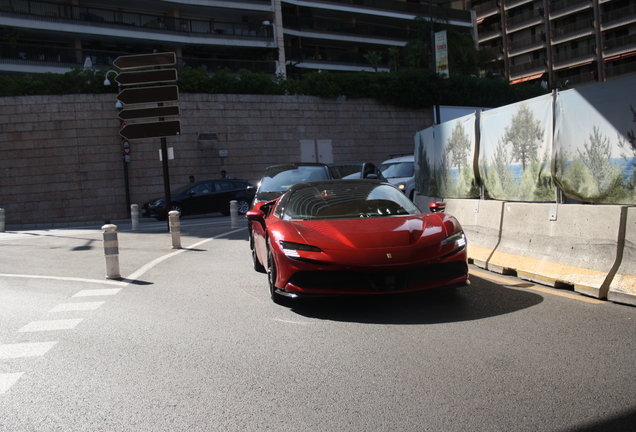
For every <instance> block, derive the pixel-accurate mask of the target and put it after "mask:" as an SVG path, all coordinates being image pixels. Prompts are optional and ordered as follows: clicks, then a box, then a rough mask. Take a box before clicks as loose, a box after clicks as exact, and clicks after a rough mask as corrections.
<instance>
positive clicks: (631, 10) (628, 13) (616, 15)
mask: <svg viewBox="0 0 636 432" xmlns="http://www.w3.org/2000/svg"><path fill="white" fill-rule="evenodd" d="M635 22H636V4H631V5H629V6H627V7H624V8H621V9H617V10H613V11H611V12H607V13H604V14H601V29H602V30H609V29H612V28H616V27H620V26H624V25H627V24H632V23H635Z"/></svg>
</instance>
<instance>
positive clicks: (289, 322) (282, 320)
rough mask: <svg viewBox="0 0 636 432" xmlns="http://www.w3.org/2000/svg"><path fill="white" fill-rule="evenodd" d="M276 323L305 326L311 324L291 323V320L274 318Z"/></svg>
mask: <svg viewBox="0 0 636 432" xmlns="http://www.w3.org/2000/svg"><path fill="white" fill-rule="evenodd" d="M274 321H278V322H281V323H285V324H298V325H304V326H306V325H309V324H310V323H308V322H302V321H290V320H284V319H280V318H274Z"/></svg>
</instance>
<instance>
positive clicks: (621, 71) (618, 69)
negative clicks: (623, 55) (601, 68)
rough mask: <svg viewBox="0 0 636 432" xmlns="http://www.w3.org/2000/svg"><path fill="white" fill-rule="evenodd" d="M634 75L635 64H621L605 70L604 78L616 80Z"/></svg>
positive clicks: (635, 70)
mask: <svg viewBox="0 0 636 432" xmlns="http://www.w3.org/2000/svg"><path fill="white" fill-rule="evenodd" d="M633 73H636V62H635V61H633V62H630V63H623V64H619V65H616V66H607V67H606V68H605V77H606V78H608V79H612V78H618V77H621V76H623V75H628V74H633Z"/></svg>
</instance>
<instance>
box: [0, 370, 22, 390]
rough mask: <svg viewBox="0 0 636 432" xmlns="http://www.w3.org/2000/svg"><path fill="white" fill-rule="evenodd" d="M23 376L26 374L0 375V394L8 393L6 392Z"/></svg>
mask: <svg viewBox="0 0 636 432" xmlns="http://www.w3.org/2000/svg"><path fill="white" fill-rule="evenodd" d="M23 374H24V372H16V373H4V374H0V394H4V393H6V391H7V390H9V389H10V388H11V386H12V385H13V384H15V383H16V382H17V381H18V380H19V379H20V377H21V376H22V375H23Z"/></svg>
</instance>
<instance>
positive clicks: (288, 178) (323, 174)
mask: <svg viewBox="0 0 636 432" xmlns="http://www.w3.org/2000/svg"><path fill="white" fill-rule="evenodd" d="M328 179H329V175H328V173H327V170H326V169H325V167H322V166H299V167H293V168H291V167H288V166H287V167H275V168H272V169H270V170H268V171H267V172H266V173H265V176H264V177H263V179H262V180H261V185H260V187H259V190H258V191H259V192H284V191H286V190H287V189H288V188H289V187H290V186H292V185H295V184H296V183H302V182H307V181H313V180H328Z"/></svg>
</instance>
